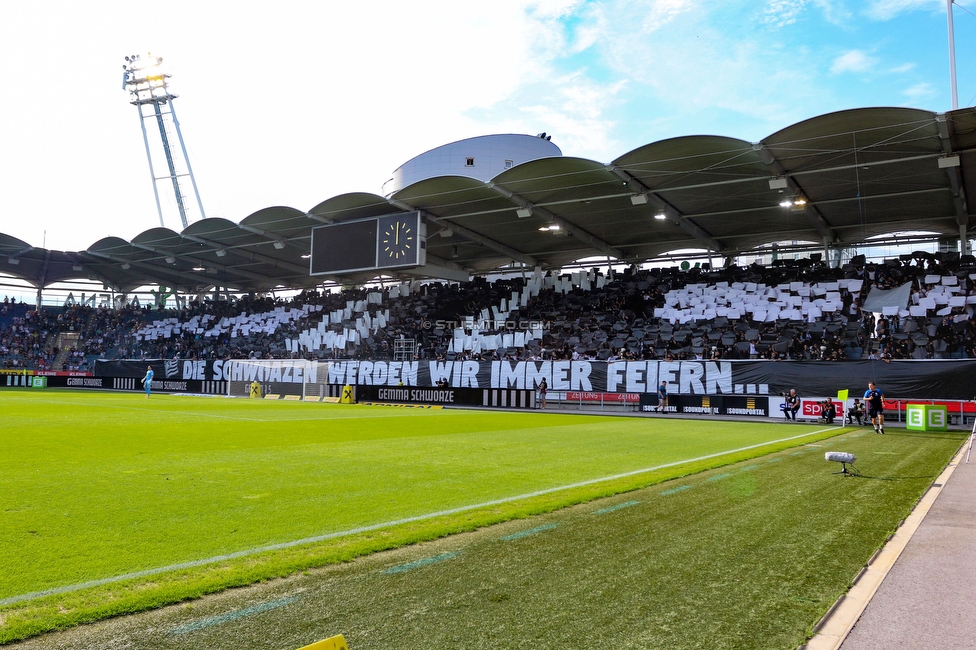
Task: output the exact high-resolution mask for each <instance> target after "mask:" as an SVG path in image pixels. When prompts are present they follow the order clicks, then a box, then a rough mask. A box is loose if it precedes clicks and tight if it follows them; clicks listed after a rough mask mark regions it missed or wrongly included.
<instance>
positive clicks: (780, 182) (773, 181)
mask: <svg viewBox="0 0 976 650" xmlns="http://www.w3.org/2000/svg"><path fill="white" fill-rule="evenodd" d="M788 185H789V184H788V182H787V180H786V179H785V178H770V179H769V189H771V190H785V189H786V188H787V187H788Z"/></svg>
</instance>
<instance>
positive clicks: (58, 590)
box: [0, 427, 843, 606]
mask: <svg viewBox="0 0 976 650" xmlns="http://www.w3.org/2000/svg"><path fill="white" fill-rule="evenodd" d="M842 428H843V427H829V428H827V429H818V430H817V431H811V432H809V433H802V434H800V435H798V436H790V437H789V438H780V439H779V440H769V441H767V442H761V443H758V444H755V445H748V446H746V447H739V448H738V449H729V450H728V451H720V452H716V453H714V454H707V455H705V456H699V457H698V458H687V459H685V460H676V461H674V462H672V463H665V464H663V465H655V466H654V467H647V468H644V469H635V470H632V471H630V472H624V473H622V474H613V475H612V476H603V477H600V478H592V479H588V480H586V481H580V482H578V483H570V484H569V485H561V486H559V487H553V488H546V489H545V490H538V491H536V492H529V493H528V494H519V495H517V496H513V497H505V498H503V499H495V500H494V501H485V502H484V503H476V504H473V505H467V506H459V507H457V508H450V509H448V510H440V511H438V512H430V513H427V514H425V515H416V516H414V517H406V518H404V519H396V520H394V521H386V522H383V523H381V524H371V525H369V526H361V527H359V528H352V529H350V530H342V531H339V532H335V533H327V534H325V535H316V536H314V537H305V538H302V539H296V540H293V541H290V542H281V543H280V544H269V545H267V546H258V547H255V548H250V549H246V550H243V551H237V552H235V553H227V554H226V555H215V556H213V557H208V558H204V559H202V560H191V561H189V562H180V563H178V564H170V565H168V566H163V567H157V568H155V569H145V570H143V571H133V572H132V573H123V574H122V575H117V576H112V577H111V578H100V579H98V580H89V581H87V582H78V583H75V584H73V585H65V586H64V587H55V588H53V589H45V590H43V591H33V592H30V593H27V594H20V595H19V596H9V597H7V598H3V599H0V606H3V605H11V604H13V603H21V602H24V601H28V600H36V599H38V598H43V597H45V596H53V595H56V594H65V593H69V592H72V591H80V590H81V589H88V588H90V587H99V586H101V585H108V584H112V583H115V582H122V581H123V580H132V579H134V578H145V577H148V576H153V575H158V574H160V573H167V572H169V571H179V570H181V569H191V568H193V567H198V566H203V565H206V564H214V563H216V562H223V561H225V560H233V559H236V558H240V557H247V556H249V555H256V554H258V553H266V552H268V551H280V550H283V549H286V548H293V547H295V546H302V545H304V544H314V543H316V542H324V541H326V540H329V539H336V538H337V537H348V536H350V535H357V534H359V533H367V532H370V531H373V530H379V529H380V528H389V527H391V526H399V525H401V524H409V523H413V522H417V521H425V520H427V519H434V518H435V517H443V516H445V515H454V514H458V513H460V512H467V511H469V510H477V509H478V508H487V507H490V506H497V505H501V504H503V503H511V502H512V501H518V500H520V499H531V498H533V497H538V496H542V495H544V494H552V493H553V492H561V491H563V490H572V489H574V488H579V487H586V486H587V485H594V484H596V483H604V482H606V481H615V480H617V479H621V478H627V477H628V476H637V475H638V474H646V473H648V472H655V471H657V470H659V469H666V468H668V467H674V466H675V465H684V464H685V463H696V462H698V461H701V460H708V459H710V458H717V457H719V456H727V455H729V454H735V453H738V452H740V451H748V450H750V449H756V448H758V447H765V446H767V445H775V444H777V443H780V442H789V441H790V440H797V439H799V438H806V437H808V436H815V435H817V434H820V433H825V432H827V431H836V430H837V429H842Z"/></svg>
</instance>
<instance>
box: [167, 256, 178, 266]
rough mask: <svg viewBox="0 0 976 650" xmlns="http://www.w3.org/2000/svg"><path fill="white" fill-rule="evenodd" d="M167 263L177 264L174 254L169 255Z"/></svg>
mask: <svg viewBox="0 0 976 650" xmlns="http://www.w3.org/2000/svg"><path fill="white" fill-rule="evenodd" d="M166 263H167V264H176V258H175V257H173V256H172V255H170V256H169V257H167V258H166Z"/></svg>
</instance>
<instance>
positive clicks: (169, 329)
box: [0, 253, 976, 370]
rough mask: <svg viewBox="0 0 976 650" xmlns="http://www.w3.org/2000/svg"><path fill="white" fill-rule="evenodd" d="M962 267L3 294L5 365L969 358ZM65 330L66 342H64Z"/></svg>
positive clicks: (975, 339) (934, 260) (909, 264)
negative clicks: (229, 292)
mask: <svg viewBox="0 0 976 650" xmlns="http://www.w3.org/2000/svg"><path fill="white" fill-rule="evenodd" d="M971 275H976V259H974V258H973V257H972V256H965V257H960V256H959V255H957V254H951V253H948V254H929V253H914V254H911V255H903V256H901V257H899V258H895V259H890V260H886V261H885V262H884V263H883V264H866V263H865V262H864V259H863V257H856V258H854V259H853V260H851V262H850V263H848V264H845V265H844V266H843V267H839V268H833V267H830V266H828V265H827V264H825V263H823V262H822V261H820V260H819V259H817V258H816V257H815V256H814V257H813V258H810V259H799V260H777V261H775V262H773V263H772V264H771V265H768V266H762V265H759V264H752V265H750V266H731V267H726V268H718V269H711V268H709V267H708V265H707V264H706V265H702V266H698V267H696V268H688V269H681V268H678V267H671V268H657V269H637V268H628V269H626V270H624V271H616V272H614V271H611V272H609V273H607V274H605V273H602V272H600V271H599V270H597V269H592V270H579V271H575V272H572V273H565V274H561V275H557V274H553V273H551V272H546V273H543V272H539V271H536V272H534V273H530V274H526V275H524V276H522V275H521V274H519V275H515V276H514V277H507V278H502V279H497V280H494V281H488V280H486V279H484V278H476V279H475V280H473V281H470V282H465V283H448V282H437V281H427V282H420V281H412V282H405V283H397V284H393V285H386V286H383V287H373V288H360V289H347V290H343V291H338V292H317V291H305V292H302V293H300V294H298V295H296V296H294V297H292V298H290V299H287V300H285V299H280V298H279V299H273V298H269V297H263V298H251V297H241V298H238V299H235V300H230V301H227V300H222V301H209V300H207V301H201V302H191V303H189V304H188V306H187V307H186V308H185V309H181V310H165V311H157V310H152V309H148V308H139V307H125V308H123V309H121V310H111V309H107V308H104V307H103V308H92V307H83V306H78V305H74V306H70V307H65V308H59V309H50V308H46V309H44V310H42V311H41V313H40V314H38V313H37V312H35V311H34V310H33V309H32V308H30V307H28V306H27V305H23V304H17V305H15V304H12V303H7V304H3V305H2V312H0V364H2V365H3V367H5V368H33V369H58V370H60V369H69V370H86V369H88V368H90V367H91V363H92V361H93V360H94V359H95V358H131V359H140V358H186V359H191V358H196V359H203V358H211V359H215V358H286V357H290V358H295V357H304V358H310V359H331V358H357V359H392V358H394V357H395V356H396V355H397V354H398V352H397V351H398V350H399V353H400V354H401V356H400V357H399V358H418V359H444V360H451V359H472V360H491V359H512V360H526V359H533V360H542V359H591V360H601V361H613V360H616V359H664V360H668V359H673V360H680V359H768V360H829V361H843V360H856V359H865V358H877V359H882V360H891V359H908V358H911V359H932V358H974V357H976V327H974V325H973V320H972V319H971V318H970V316H971V314H972V312H973V310H974V305H976V293H974V292H973V279H972V278H971V277H970V276H971ZM899 287H900V288H901V291H902V292H903V295H905V296H907V297H908V298H907V299H908V304H907V305H898V306H885V307H883V308H881V309H878V310H877V311H872V312H867V311H863V310H862V308H863V307H864V305H865V301H866V300H868V299H869V298H870V297H871V295H872V293H871V292H872V291H878V290H880V291H878V293H876V294H875V296H880V295H882V293H881V292H884V291H893V290H896V289H898V288H899ZM971 294H973V295H971ZM875 313H877V314H879V316H878V317H877V320H876V317H875ZM66 332H70V333H74V334H75V336H74V337H73V338H71V339H70V340H71V341H73V342H74V341H77V344H76V345H74V346H72V347H67V346H64V347H60V348H59V346H58V341H59V335H61V334H63V333H66ZM405 342H411V343H412V345H409V346H408V345H404V344H403V343H405ZM404 354H406V355H408V356H402V355H404Z"/></svg>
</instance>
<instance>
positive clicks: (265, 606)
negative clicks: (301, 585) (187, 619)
mask: <svg viewBox="0 0 976 650" xmlns="http://www.w3.org/2000/svg"><path fill="white" fill-rule="evenodd" d="M296 600H298V598H296V597H295V596H289V597H288V598H279V599H278V600H271V601H268V602H266V603H261V604H259V605H252V606H251V607H245V608H244V609H238V610H235V611H233V612H227V613H226V614H220V615H219V616H210V617H208V618H201V619H200V620H198V621H193V622H191V623H186V624H185V625H180V626H178V627H174V628H173V629H172V630H170V631H169V632H170V634H186V633H188V632H196V631H197V630H202V629H203V628H205V627H211V626H214V625H220V624H221V623H227V622H229V621H236V620H237V619H239V618H244V617H245V616H250V615H252V614H260V613H261V612H267V611H270V610H272V609H278V608H279V607H284V606H285V605H290V604H291V603H293V602H295V601H296Z"/></svg>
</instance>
